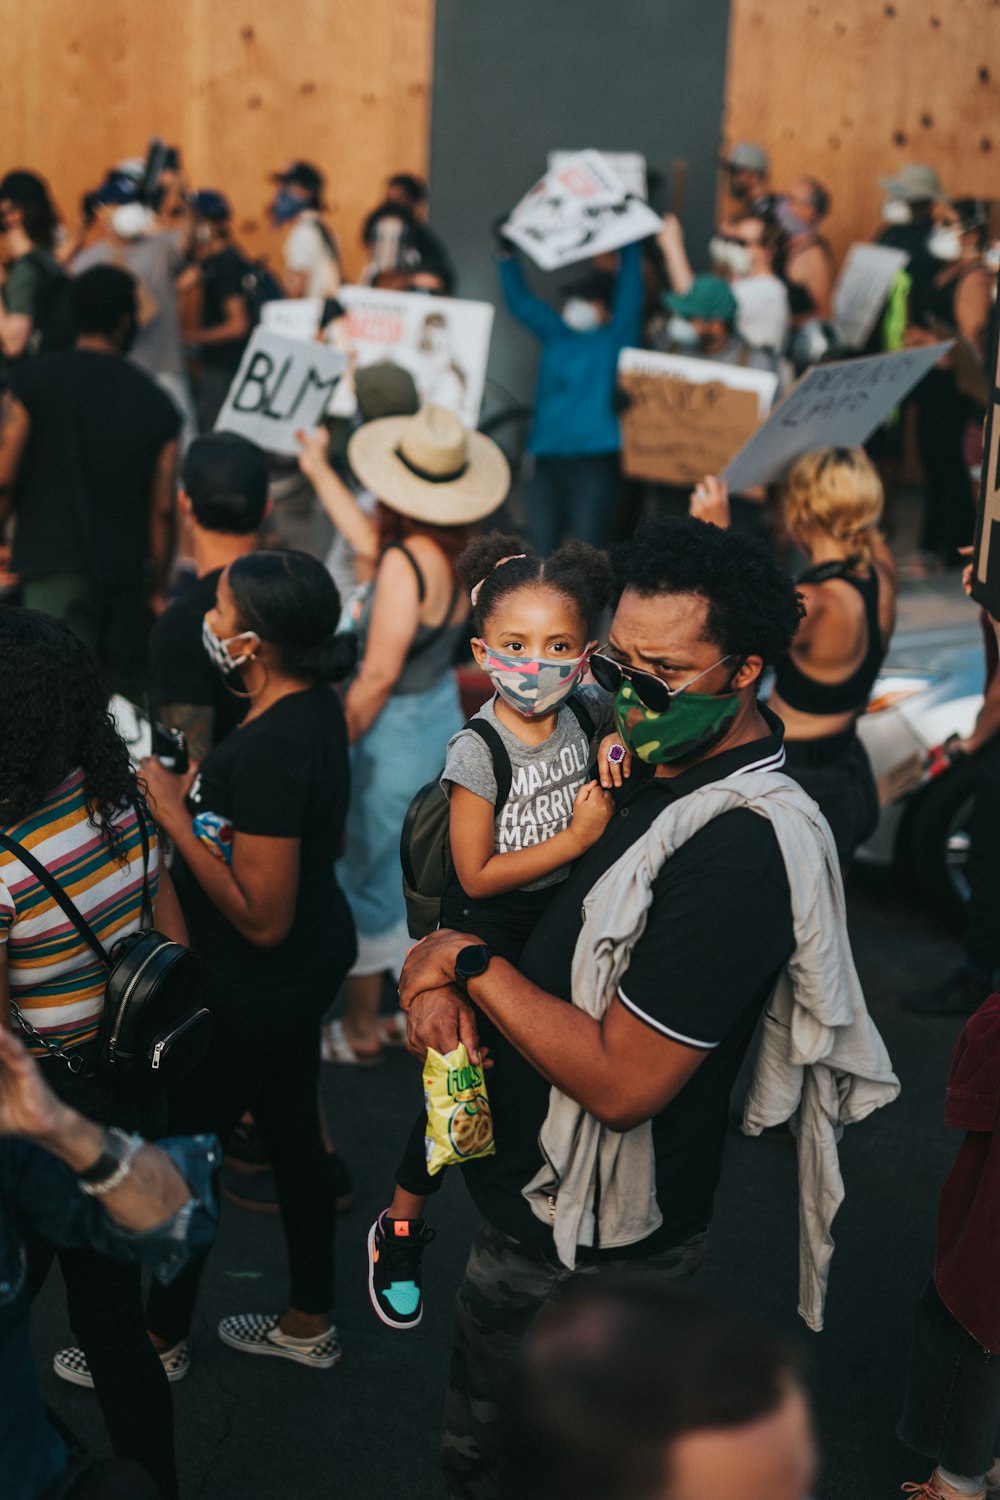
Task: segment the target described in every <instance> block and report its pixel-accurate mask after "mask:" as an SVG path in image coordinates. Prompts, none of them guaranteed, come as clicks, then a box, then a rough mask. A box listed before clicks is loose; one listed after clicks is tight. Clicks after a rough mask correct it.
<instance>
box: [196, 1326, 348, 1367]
mask: <svg viewBox="0 0 1000 1500" xmlns="http://www.w3.org/2000/svg"><path fill="white" fill-rule="evenodd" d="M219 1338H220V1339H221V1340H222V1342H223V1343H224V1344H228V1345H229V1347H230V1349H241V1350H242V1351H243V1353H244V1354H276V1355H277V1356H278V1358H279V1359H293V1360H294V1361H295V1363H296V1364H298V1365H311V1366H312V1368H313V1369H314V1370H330V1369H332V1368H333V1366H334V1365H336V1364H339V1363H340V1360H341V1358H342V1357H343V1351H342V1350H341V1347H340V1341H339V1339H338V1338H337V1330H336V1328H334V1327H333V1326H332V1325H331V1327H329V1328H328V1329H327V1330H326V1332H325V1333H321V1334H318V1335H317V1337H316V1338H314V1339H293V1338H290V1337H289V1335H288V1334H287V1333H282V1331H281V1329H280V1328H279V1327H278V1314H277V1313H237V1314H236V1315H235V1316H234V1317H232V1318H223V1319H222V1321H221V1322H220V1323H219Z"/></svg>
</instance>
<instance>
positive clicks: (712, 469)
mask: <svg viewBox="0 0 1000 1500" xmlns="http://www.w3.org/2000/svg"><path fill="white" fill-rule="evenodd" d="M618 383H619V385H620V387H621V389H622V390H623V391H624V392H625V394H626V396H627V397H628V406H627V408H626V410H625V412H624V413H623V415H622V467H623V468H624V471H625V473H626V474H627V475H629V477H630V478H633V479H651V480H655V481H656V482H657V483H660V484H679V485H689V484H694V483H696V482H697V481H698V480H699V479H701V478H702V476H703V475H705V474H717V473H718V472H719V470H720V469H721V468H722V467H723V465H724V464H726V463H727V462H728V461H729V459H731V458H732V456H733V454H734V453H735V452H736V450H737V449H738V448H739V447H740V446H741V445H742V444H743V443H744V442H745V441H746V439H747V438H748V437H749V436H750V434H751V433H752V432H753V431H754V430H755V429H756V428H757V426H758V425H759V423H760V421H761V419H762V418H763V417H765V416H766V415H767V413H768V412H769V411H770V409H771V403H772V401H773V400H774V396H775V392H776V391H777V388H778V377H777V375H772V374H770V373H769V372H768V371H766V370H744V369H740V368H739V367H738V366H734V365H726V364H716V363H714V362H713V361H712V360H706V359H691V358H689V357H688V356H686V355H683V354H654V353H649V352H648V351H646V350H644V349H623V350H622V352H621V355H620V357H619V360H618Z"/></svg>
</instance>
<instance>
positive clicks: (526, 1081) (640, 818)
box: [464, 710, 795, 1257]
mask: <svg viewBox="0 0 1000 1500" xmlns="http://www.w3.org/2000/svg"><path fill="white" fill-rule="evenodd" d="M762 712H763V713H764V717H765V718H766V720H767V723H768V727H769V729H770V730H771V733H770V734H769V735H767V736H766V737H765V738H763V739H760V740H755V741H754V742H753V743H752V744H750V745H743V746H741V747H739V748H738V749H735V750H726V751H723V752H722V753H721V754H719V755H716V756H713V757H711V758H710V759H709V760H706V761H703V762H701V764H699V765H697V766H694V767H692V769H691V770H688V771H684V772H682V773H681V774H680V775H679V776H674V777H666V778H660V779H654V778H652V777H650V776H649V775H648V773H647V774H646V775H645V776H643V775H642V773H643V770H644V768H643V767H642V766H639V767H638V769H637V770H633V773H632V778H631V780H630V781H628V782H626V784H625V786H624V787H623V788H622V789H621V791H620V792H618V793H617V794H616V796H615V803H616V812H615V815H614V817H613V818H612V820H611V822H610V824H609V825H608V828H607V830H606V831H605V833H604V835H603V836H602V838H601V839H600V840H599V841H598V843H597V844H595V845H594V847H593V849H591V850H589V851H588V853H587V854H585V855H584V856H583V857H582V858H581V859H580V860H579V861H578V862H577V863H576V865H574V867H573V870H572V872H571V874H570V875H569V877H568V878H567V880H566V881H565V882H564V883H563V884H562V886H560V887H559V889H558V891H557V894H556V895H555V896H554V897H553V900H552V903H551V905H550V906H549V907H548V908H547V910H546V911H545V914H544V915H543V916H542V918H541V920H540V921H539V923H538V926H537V927H536V928H535V931H534V932H533V933H532V935H531V937H530V938H529V939H528V943H527V945H526V947H525V949H524V952H523V954H522V955H521V963H520V970H521V973H522V974H523V975H524V976H525V978H527V979H530V980H531V981H532V983H534V984H537V985H538V986H539V987H540V988H541V989H543V990H545V991H547V992H548V993H549V994H550V995H556V996H558V997H559V998H560V999H562V1000H567V1001H568V1000H569V999H570V996H571V971H572V963H573V952H574V949H575V948H576V942H577V938H578V937H579V935H580V928H581V925H582V915H581V907H582V902H583V899H584V897H585V896H586V894H587V892H588V891H589V890H590V888H591V887H592V886H593V885H594V884H595V882H596V881H597V880H598V878H599V877H600V876H601V875H603V874H604V872H605V870H607V869H609V868H610V866H611V865H613V864H614V863H615V861H616V860H618V859H619V858H620V857H621V856H622V854H624V852H625V851H626V849H628V848H629V846H630V845H631V844H633V843H634V842H635V841H636V839H638V838H641V837H642V835H643V834H644V833H645V832H646V830H647V829H648V828H649V826H650V824H651V823H652V822H653V821H654V819H655V818H656V817H657V815H658V814H659V813H660V812H662V810H663V809H664V808H665V807H666V806H667V805H668V803H670V802H672V801H674V800H675V799H676V798H678V797H684V796H687V794H688V793H689V792H692V791H694V790H695V789H696V788H697V787H700V786H704V785H706V784H707V783H708V782H710V781H718V780H720V779H722V778H723V777H726V776H732V775H735V774H740V773H745V772H748V771H764V770H778V769H780V767H781V766H782V765H783V764H784V759H785V752H784V749H783V747H782V743H781V739H782V726H781V723H780V721H779V720H778V719H777V718H775V716H774V715H773V714H771V713H769V712H768V711H767V710H763V711H762ZM640 777H641V778H642V779H640ZM794 946H795V939H794V934H793V928H792V913H791V895H790V892H789V887H788V880H787V877H786V875H785V867H784V862H783V860H782V858H781V852H780V850H779V848H778V843H777V840H776V838H775V836H774V832H773V830H772V828H771V824H770V822H769V821H768V820H767V819H766V818H762V817H760V816H758V815H757V814H756V813H753V812H749V811H747V810H745V809H737V810H735V811H733V812H728V813H724V814H723V815H722V816H721V817H718V818H715V819H714V820H713V821H712V822H711V823H709V824H708V825H707V826H706V827H705V828H703V829H702V830H701V831H700V832H699V833H697V834H695V835H694V837H693V838H691V839H689V840H688V842H687V843H686V844H684V845H683V846H682V847H681V848H680V849H679V850H678V851H677V853H676V854H675V855H673V857H672V858H671V859H669V860H667V861H666V863H665V865H664V867H663V869H662V870H661V872H660V875H659V876H658V877H657V880H656V882H655V884H654V886H653V904H652V907H651V909H650V912H649V920H648V922H647V925H646V930H645V932H644V933H643V935H642V937H641V938H640V939H639V942H638V943H637V944H636V947H635V950H634V952H633V954H632V958H631V961H630V963H629V967H628V970H627V971H626V974H625V976H624V979H623V981H622V984H621V988H620V994H621V999H622V1002H623V1003H624V1004H626V1005H627V1006H628V1007H629V1009H630V1010H631V1011H632V1012H633V1014H634V1015H636V1016H638V1017H639V1019H640V1020H641V1021H643V1022H644V1023H645V1025H647V1026H649V1027H650V1028H651V1030H653V1031H658V1032H660V1033H661V1034H662V1035H664V1036H668V1037H670V1038H671V1039H673V1040H674V1041H677V1042H679V1043H681V1044H682V1045H684V1046H687V1047H696V1048H698V1049H699V1050H701V1051H704V1052H705V1053H706V1054H707V1056H706V1057H705V1060H704V1062H703V1063H702V1064H701V1065H700V1067H699V1068H698V1070H697V1071H696V1072H695V1074H694V1075H693V1076H692V1078H691V1079H690V1080H689V1081H688V1082H687V1083H686V1084H685V1086H684V1087H683V1089H681V1091H680V1093H679V1094H678V1095H677V1096H676V1098H674V1099H673V1100H672V1102H671V1103H670V1104H668V1105H667V1107H666V1109H664V1110H663V1111H662V1112H661V1113H660V1114H659V1115H657V1116H656V1117H655V1118H654V1120H653V1146H654V1150H655V1153H656V1193H657V1199H658V1202H659V1206H660V1211H661V1213H662V1214H663V1224H662V1226H661V1227H660V1229H658V1230H657V1231H656V1233H655V1234H654V1235H652V1236H651V1237H650V1238H649V1239H646V1240H643V1241H642V1242H641V1243H640V1244H638V1245H635V1246H632V1247H631V1249H630V1251H625V1252H623V1251H621V1250H618V1251H616V1252H615V1255H616V1256H617V1257H621V1256H622V1255H623V1254H629V1253H631V1254H632V1255H637V1256H641V1255H649V1254H652V1253H654V1252H655V1251H657V1250H664V1249H667V1248H669V1247H671V1246H673V1245H678V1244H680V1243H681V1242H682V1241H684V1240H686V1239H688V1238H689V1237H690V1236H691V1235H693V1234H696V1233H698V1232H699V1231H701V1230H703V1229H705V1228H707V1226H708V1222H709V1220H710V1218H711V1216H712V1200H713V1197H714V1194H715V1188H716V1184H717V1183H718V1180H719V1170H720V1167H721V1162H722V1149H723V1145H724V1143H725V1137H726V1126H727V1123H728V1113H729V1095H730V1091H731V1089H732V1086H733V1083H734V1081H735V1079H736V1075H737V1073H738V1072H739V1068H740V1064H741V1062H742V1061H743V1057H744V1054H745V1052H746V1050H747V1047H748V1046H749V1043H750V1039H751V1037H752V1035H753V1031H754V1027H755V1026H756V1023H757V1019H758V1016H759V1015H760V1012H761V1010H762V1008H763V1006H764V1003H765V1002H766V1000H767V999H768V997H769V995H770V993H771V991H772V989H773V988H774V984H775V981H776V979H777V977H778V974H779V973H780V971H781V968H782V967H783V965H784V964H785V963H786V961H787V960H788V958H789V957H790V956H791V953H792V951H793V949H794ZM479 1022H480V1037H481V1040H482V1041H483V1042H484V1043H488V1045H489V1046H490V1048H491V1049H492V1055H493V1058H494V1062H495V1066H494V1067H493V1068H492V1069H491V1071H490V1073H489V1078H488V1086H489V1094H490V1104H491V1108H492V1111H493V1118H494V1126H495V1133H496V1145H497V1154H496V1156H494V1157H489V1158H486V1159H485V1160H482V1161H477V1162H470V1163H469V1164H468V1165H467V1166H466V1167H465V1168H464V1171H465V1180H466V1183H467V1185H468V1188H469V1191H470V1192H471V1194H472V1197H473V1199H474V1201H475V1203H476V1205H477V1207H478V1208H479V1210H480V1212H481V1213H482V1214H483V1217H484V1218H485V1219H487V1220H488V1222H489V1223H491V1224H493V1225H495V1226H496V1228H498V1229H500V1230H502V1231H503V1232H504V1233H505V1234H509V1235H511V1236H513V1238H514V1239H517V1240H520V1241H521V1242H522V1243H523V1244H525V1245H528V1246H531V1247H532V1248H534V1249H539V1250H548V1251H551V1252H552V1253H553V1254H554V1253H555V1252H554V1246H553V1242H552V1234H551V1231H550V1229H549V1228H548V1227H547V1226H546V1225H545V1224H543V1223H542V1222H541V1220H539V1219H537V1218H536V1217H535V1215H534V1214H533V1213H532V1211H531V1209H530V1208H529V1206H528V1204H527V1202H526V1200H525V1199H524V1198H523V1197H522V1195H521V1189H522V1188H523V1187H524V1186H525V1185H526V1183H528V1182H529V1181H530V1180H531V1178H532V1177H533V1176H534V1175H535V1173H536V1172H537V1171H538V1169H539V1167H540V1166H541V1164H542V1158H541V1154H540V1152H539V1148H538V1133H539V1131H540V1129H541V1127H542V1123H543V1121H544V1119H545V1116H546V1114H547V1113H548V1105H549V1085H548V1084H547V1083H546V1081H545V1080H544V1079H543V1078H542V1077H541V1075H540V1074H538V1073H536V1072H535V1070H534V1069H533V1068H532V1067H531V1065H530V1064H529V1063H527V1062H525V1060H524V1059H523V1058H522V1057H521V1056H520V1055H519V1054H518V1053H517V1052H515V1051H514V1049H513V1048H512V1047H511V1046H510V1044H509V1043H508V1042H506V1041H505V1040H504V1038H503V1037H501V1036H500V1035H499V1033H498V1032H497V1030H496V1028H495V1027H494V1026H493V1025H492V1024H491V1023H490V1022H489V1021H488V1020H487V1019H486V1018H485V1017H482V1016H480V1017H479Z"/></svg>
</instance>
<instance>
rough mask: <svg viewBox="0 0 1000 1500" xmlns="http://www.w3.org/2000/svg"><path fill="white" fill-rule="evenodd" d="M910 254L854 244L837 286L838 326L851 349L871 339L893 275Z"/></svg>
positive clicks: (834, 289)
mask: <svg viewBox="0 0 1000 1500" xmlns="http://www.w3.org/2000/svg"><path fill="white" fill-rule="evenodd" d="M909 259H910V257H909V256H908V255H907V253H906V251H905V250H892V249H890V248H889V246H888V245H852V246H851V248H850V250H849V251H848V252H847V259H846V260H845V261H844V264H843V267H842V268H841V272H840V275H839V276H838V277H837V281H836V284H835V286H834V288H833V322H834V326H835V328H836V330H837V332H838V333H839V335H840V337H841V338H842V339H843V341H844V343H845V344H846V345H847V347H848V348H849V349H861V348H863V347H864V345H865V344H866V343H867V342H868V338H869V335H870V334H871V331H872V329H873V328H874V327H875V323H876V320H877V319H878V315H879V313H880V312H881V311H882V309H883V307H884V306H885V301H886V298H887V297H888V295H889V288H890V287H891V286H892V282H893V277H894V276H895V275H896V272H897V271H901V270H902V269H903V267H904V266H905V265H906V264H907V262H908V261H909Z"/></svg>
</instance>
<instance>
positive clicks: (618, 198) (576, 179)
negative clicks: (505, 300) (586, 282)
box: [503, 151, 663, 271]
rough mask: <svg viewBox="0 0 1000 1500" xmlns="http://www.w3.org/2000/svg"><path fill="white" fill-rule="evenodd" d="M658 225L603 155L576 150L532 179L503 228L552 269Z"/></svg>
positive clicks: (651, 231) (649, 231)
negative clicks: (534, 181) (529, 190)
mask: <svg viewBox="0 0 1000 1500" xmlns="http://www.w3.org/2000/svg"><path fill="white" fill-rule="evenodd" d="M662 227H663V225H662V222H661V220H660V218H659V216H658V215H657V214H654V212H653V210H652V209H651V208H650V207H649V206H648V204H645V203H643V202H641V201H640V200H639V199H638V198H636V197H633V196H631V195H630V194H629V193H628V191H627V189H626V188H625V187H624V186H623V184H622V181H621V178H620V177H619V176H618V174H617V172H616V171H615V170H614V168H613V167H612V166H611V165H610V164H609V162H608V160H607V158H606V157H604V156H602V155H601V153H600V152H599V151H580V152H578V153H577V155H576V156H571V157H569V158H568V160H566V161H565V162H563V164H562V166H560V167H559V168H558V169H557V170H556V171H554V172H547V173H546V174H545V176H544V177H543V178H542V179H541V181H540V182H536V183H535V186H534V187H533V188H532V189H531V192H530V193H528V194H526V196H525V197H524V198H522V199H521V201H520V203H519V204H518V205H517V207H516V208H515V210H514V212H513V213H512V214H511V216H510V218H509V219H508V220H507V223H506V224H505V225H504V229H503V232H504V234H505V235H506V236H507V238H508V239H509V240H510V241H511V242H512V244H515V245H517V246H519V248H520V249H522V250H523V251H524V252H525V253H526V254H527V255H530V257H531V259H532V260H533V261H534V262H535V264H536V265H539V266H541V268H542V270H543V271H557V270H559V268H560V267H561V266H571V265H573V264H574V263H575V262H576V261H579V260H588V259H589V258H590V257H591V256H592V255H602V254H603V253H604V252H605V251H607V250H620V249H621V247H622V245H630V244H632V242H633V241H634V240H644V239H646V237H647V236H648V235H651V234H656V233H657V232H658V231H659V230H660V229H661V228H662Z"/></svg>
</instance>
